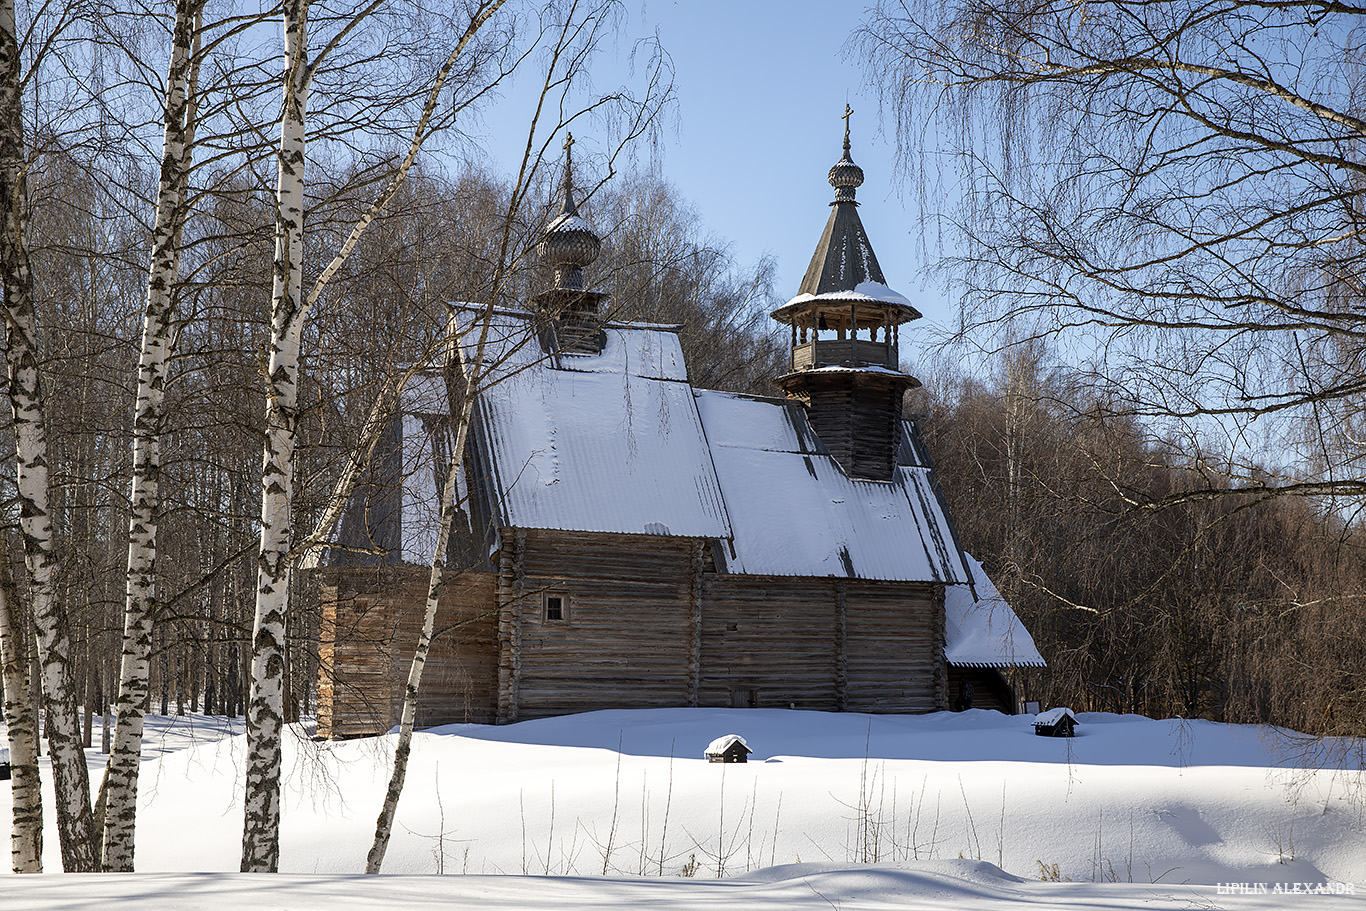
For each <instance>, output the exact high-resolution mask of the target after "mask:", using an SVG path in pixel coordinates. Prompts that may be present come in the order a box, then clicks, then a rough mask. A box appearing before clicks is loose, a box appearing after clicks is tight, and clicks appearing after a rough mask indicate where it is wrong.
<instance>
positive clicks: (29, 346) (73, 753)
mask: <svg viewBox="0 0 1366 911" xmlns="http://www.w3.org/2000/svg"><path fill="white" fill-rule="evenodd" d="M20 66H21V61H20V55H19V42H18V37H17V33H16V31H15V17H14V2H13V0H0V272H3V282H4V286H5V287H4V292H5V322H6V339H5V362H6V368H7V369H8V371H9V397H10V406H11V408H12V409H13V411H14V439H15V455H16V461H17V465H16V470H15V485H16V487H17V498H18V501H19V527H20V530H21V532H22V533H23V537H24V560H25V562H26V564H27V566H28V572H29V598H30V600H31V610H32V616H33V626H34V630H35V632H36V635H37V640H38V657H39V668H40V673H41V676H42V683H43V698H44V704H43V708H44V712H45V713H46V718H47V723H46V726H45V727H46V733H47V741H48V753H49V755H50V756H51V760H52V781H53V787H54V789H55V791H56V795H57V835H58V838H59V840H60V842H61V850H62V866H63V868H64V869H65V870H66V871H67V872H95V871H97V870H99V856H98V852H97V851H96V850H95V831H94V823H93V817H92V816H91V811H90V777H89V771H88V770H87V769H86V765H85V752H84V751H83V749H82V745H81V732H80V726H79V717H78V714H77V707H76V689H75V687H74V686H73V685H72V680H71V666H70V661H71V642H70V637H69V635H68V632H67V618H66V612H65V610H64V609H63V606H62V605H61V603H60V602H59V601H58V600H57V596H56V591H55V589H54V586H53V584H52V569H53V566H54V565H55V563H56V560H55V557H54V554H53V533H52V520H51V517H50V515H49V513H48V468H47V466H48V451H47V425H46V421H45V420H44V415H43V389H42V377H41V374H40V371H39V369H38V345H37V318H36V316H35V314H34V310H33V294H32V288H33V277H32V273H31V272H30V270H29V264H28V252H27V250H26V249H25V247H24V233H25V227H26V220H27V216H26V214H25V206H26V199H25V195H26V194H25V191H24V168H25V158H24V137H23V119H22V116H21V115H22V110H21V108H22V97H21V95H20V82H21V79H20Z"/></svg>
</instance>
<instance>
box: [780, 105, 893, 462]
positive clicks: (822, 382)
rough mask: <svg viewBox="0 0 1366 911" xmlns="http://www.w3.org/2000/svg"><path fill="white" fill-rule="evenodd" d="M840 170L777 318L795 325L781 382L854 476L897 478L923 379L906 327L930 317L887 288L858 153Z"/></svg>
mask: <svg viewBox="0 0 1366 911" xmlns="http://www.w3.org/2000/svg"><path fill="white" fill-rule="evenodd" d="M851 114H853V109H852V108H850V107H849V106H848V105H845V108H844V156H843V157H842V158H840V160H839V161H838V162H836V163H835V166H834V167H832V168H831V169H830V175H829V180H830V185H831V186H832V187H834V188H835V200H834V202H832V203H830V206H831V212H830V218H829V220H828V221H827V222H826V223H825V233H824V234H822V235H821V239H820V243H819V244H817V246H816V252H815V254H814V255H812V257H811V265H809V266H808V267H807V269H806V276H805V277H804V278H803V279H802V283H801V286H800V287H799V288H798V289H797V296H796V297H794V298H792V300H790V301H788V302H787V303H786V304H784V305H783V306H782V307H779V308H778V309H777V310H775V311H773V313H772V316H773V318H774V319H775V320H777V321H778V322H780V323H784V324H786V325H788V326H790V327H791V330H792V332H791V335H792V343H791V357H790V359H789V362H788V373H786V374H785V375H783V376H781V377H779V378H778V380H777V382H778V385H779V386H781V387H782V388H783V390H784V391H785V392H787V394H788V395H789V396H792V397H793V398H796V399H800V400H801V401H802V402H803V403H804V404H805V405H806V407H807V416H808V419H809V420H810V421H811V426H812V429H814V430H815V431H816V434H817V436H819V437H820V439H821V442H822V443H824V444H825V447H826V448H827V449H829V450H830V453H831V455H833V456H834V457H835V459H836V460H837V461H838V462H839V463H840V465H842V466H843V467H844V471H845V473H846V474H848V475H849V476H850V477H853V478H862V479H866V480H874V481H890V480H891V479H892V476H893V474H894V473H895V471H896V455H897V448H898V446H899V445H900V442H901V399H902V394H903V393H904V392H905V391H906V390H907V389H910V388H913V387H915V386H919V385H920V382H919V381H918V380H916V379H915V378H914V377H912V376H908V375H907V374H905V373H902V372H901V369H900V367H899V359H898V349H897V340H898V338H897V337H898V333H899V327H900V326H901V324H902V323H906V322H910V321H911V320H914V319H919V318H920V313H919V311H917V310H916V309H915V308H914V307H912V306H911V304H910V301H908V300H907V299H906V298H904V297H902V296H901V295H900V294H897V293H896V292H895V291H893V290H892V289H891V288H889V287H887V284H886V280H885V279H884V278H883V276H882V268H881V267H880V266H879V265H878V262H877V256H876V255H874V253H873V247H872V245H871V244H870V243H869V242H868V235H867V234H866V233H864V230H863V223H862V222H861V221H860V220H859V216H858V203H857V202H856V201H855V199H854V192H855V191H856V190H857V189H858V188H859V186H860V185H862V183H863V169H862V168H860V167H859V166H858V165H856V164H854V160H853V158H851V157H850V154H849V116H850V115H851Z"/></svg>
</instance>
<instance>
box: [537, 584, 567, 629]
mask: <svg viewBox="0 0 1366 911" xmlns="http://www.w3.org/2000/svg"><path fill="white" fill-rule="evenodd" d="M552 600H558V601H559V602H560V604H559V608H560V615H559V616H558V617H552V616H551V615H550V602H551V601H552ZM569 603H570V599H569V592H567V591H564V590H556V591H547V592H544V593H543V594H542V595H541V622H542V623H568V622H569Z"/></svg>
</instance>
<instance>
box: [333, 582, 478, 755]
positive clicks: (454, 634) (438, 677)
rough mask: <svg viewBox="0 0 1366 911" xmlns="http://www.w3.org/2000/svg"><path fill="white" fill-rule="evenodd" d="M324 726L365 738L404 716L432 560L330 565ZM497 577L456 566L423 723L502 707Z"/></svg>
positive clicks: (422, 707) (426, 683)
mask: <svg viewBox="0 0 1366 911" xmlns="http://www.w3.org/2000/svg"><path fill="white" fill-rule="evenodd" d="M321 572H322V580H321V581H322V586H321V588H322V604H321V607H322V620H321V623H320V636H319V638H320V642H319V672H318V674H319V676H318V734H319V736H322V737H334V738H342V737H356V736H361V735H367V734H377V733H381V732H383V731H387V730H388V729H389V728H391V727H393V726H394V725H395V724H397V723H398V720H399V716H400V714H401V712H402V705H403V688H404V685H405V683H406V682H407V679H408V670H409V668H410V666H411V664H412V657H413V650H414V649H415V648H416V647H417V640H418V636H419V635H420V633H421V630H422V618H423V613H424V611H425V608H426V599H427V584H428V581H429V580H430V578H431V572H430V570H429V569H428V568H427V567H417V566H398V567H356V568H348V569H345V570H342V569H331V570H322V571H321ZM494 592H495V577H494V575H493V574H492V573H479V572H466V573H461V574H459V575H456V574H452V577H451V578H450V579H448V580H447V583H446V590H445V592H444V593H443V594H442V598H441V602H440V604H439V605H438V608H437V615H436V634H435V636H434V638H433V639H432V646H431V652H430V654H429V656H428V659H427V665H426V667H425V668H424V669H423V674H422V690H421V694H420V696H419V700H418V708H417V721H416V723H417V725H418V726H419V727H432V726H434V725H438V724H450V723H452V722H460V721H472V722H491V721H493V720H494V716H495V712H494V709H495V704H494V694H495V677H496V656H497V652H496V649H495V647H494V641H495V611H494V603H495V598H494Z"/></svg>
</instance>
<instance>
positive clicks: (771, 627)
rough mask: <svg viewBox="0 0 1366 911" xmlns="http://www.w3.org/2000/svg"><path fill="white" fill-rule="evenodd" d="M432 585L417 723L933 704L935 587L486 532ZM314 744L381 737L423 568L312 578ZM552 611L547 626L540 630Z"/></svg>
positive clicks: (411, 629)
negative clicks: (316, 598) (620, 711)
mask: <svg viewBox="0 0 1366 911" xmlns="http://www.w3.org/2000/svg"><path fill="white" fill-rule="evenodd" d="M502 541H503V546H502V549H501V551H500V553H499V571H498V573H482V572H466V573H464V574H462V575H460V576H459V577H457V578H456V579H455V580H453V582H452V583H450V587H448V590H447V592H446V595H445V596H444V597H443V599H442V603H441V608H440V610H439V611H438V614H437V630H438V635H437V638H436V639H435V640H434V642H433V645H432V655H431V658H430V659H429V661H428V664H427V668H426V672H425V674H424V676H423V683H422V694H421V698H420V701H419V708H418V719H417V723H418V725H419V726H422V727H430V726H433V725H437V724H446V723H450V722H456V721H476V722H493V721H498V722H503V723H506V722H511V721H517V720H521V719H527V718H540V717H547V716H552V715H565V714H570V713H573V712H583V711H592V710H596V709H604V708H665V707H674V706H686V705H702V706H736V707H747V706H755V707H765V708H787V707H793V708H799V709H816V710H823V711H843V710H849V711H861V712H928V711H934V710H935V709H938V708H942V707H945V706H946V703H945V676H944V673H945V671H944V665H943V657H942V656H943V633H942V630H943V622H944V621H943V591H942V587H941V586H934V585H923V584H913V583H896V582H867V581H861V580H852V579H831V578H810V577H793V576H747V575H729V574H718V573H716V572H715V571H712V569H711V564H710V561H709V560H707V559H705V558H704V556H703V555H704V553H705V545H704V543H703V542H700V541H695V540H693V539H688V538H675V537H666V536H659V535H606V534H587V533H579V532H563V531H550V530H540V529H504V531H503V535H502ZM324 572H325V573H326V577H325V579H324V582H323V586H322V603H323V621H322V649H321V665H322V672H321V677H320V680H319V713H318V733H319V734H320V735H321V736H324V737H352V736H358V735H364V734H374V733H380V732H382V731H385V730H388V729H389V728H390V727H392V725H393V724H396V723H397V720H398V718H399V713H400V711H401V699H402V693H403V686H404V682H405V681H406V678H407V672H408V665H409V661H410V658H411V655H412V649H413V647H414V646H415V645H416V642H417V637H418V633H419V630H420V626H421V619H422V609H423V603H424V599H425V595H426V586H427V579H428V570H427V569H426V568H425V567H367V568H353V569H348V570H345V571H340V570H327V571H324ZM548 598H556V599H559V601H558V607H557V609H558V611H559V612H560V615H561V619H554V618H553V617H548V616H547V599H548Z"/></svg>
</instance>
